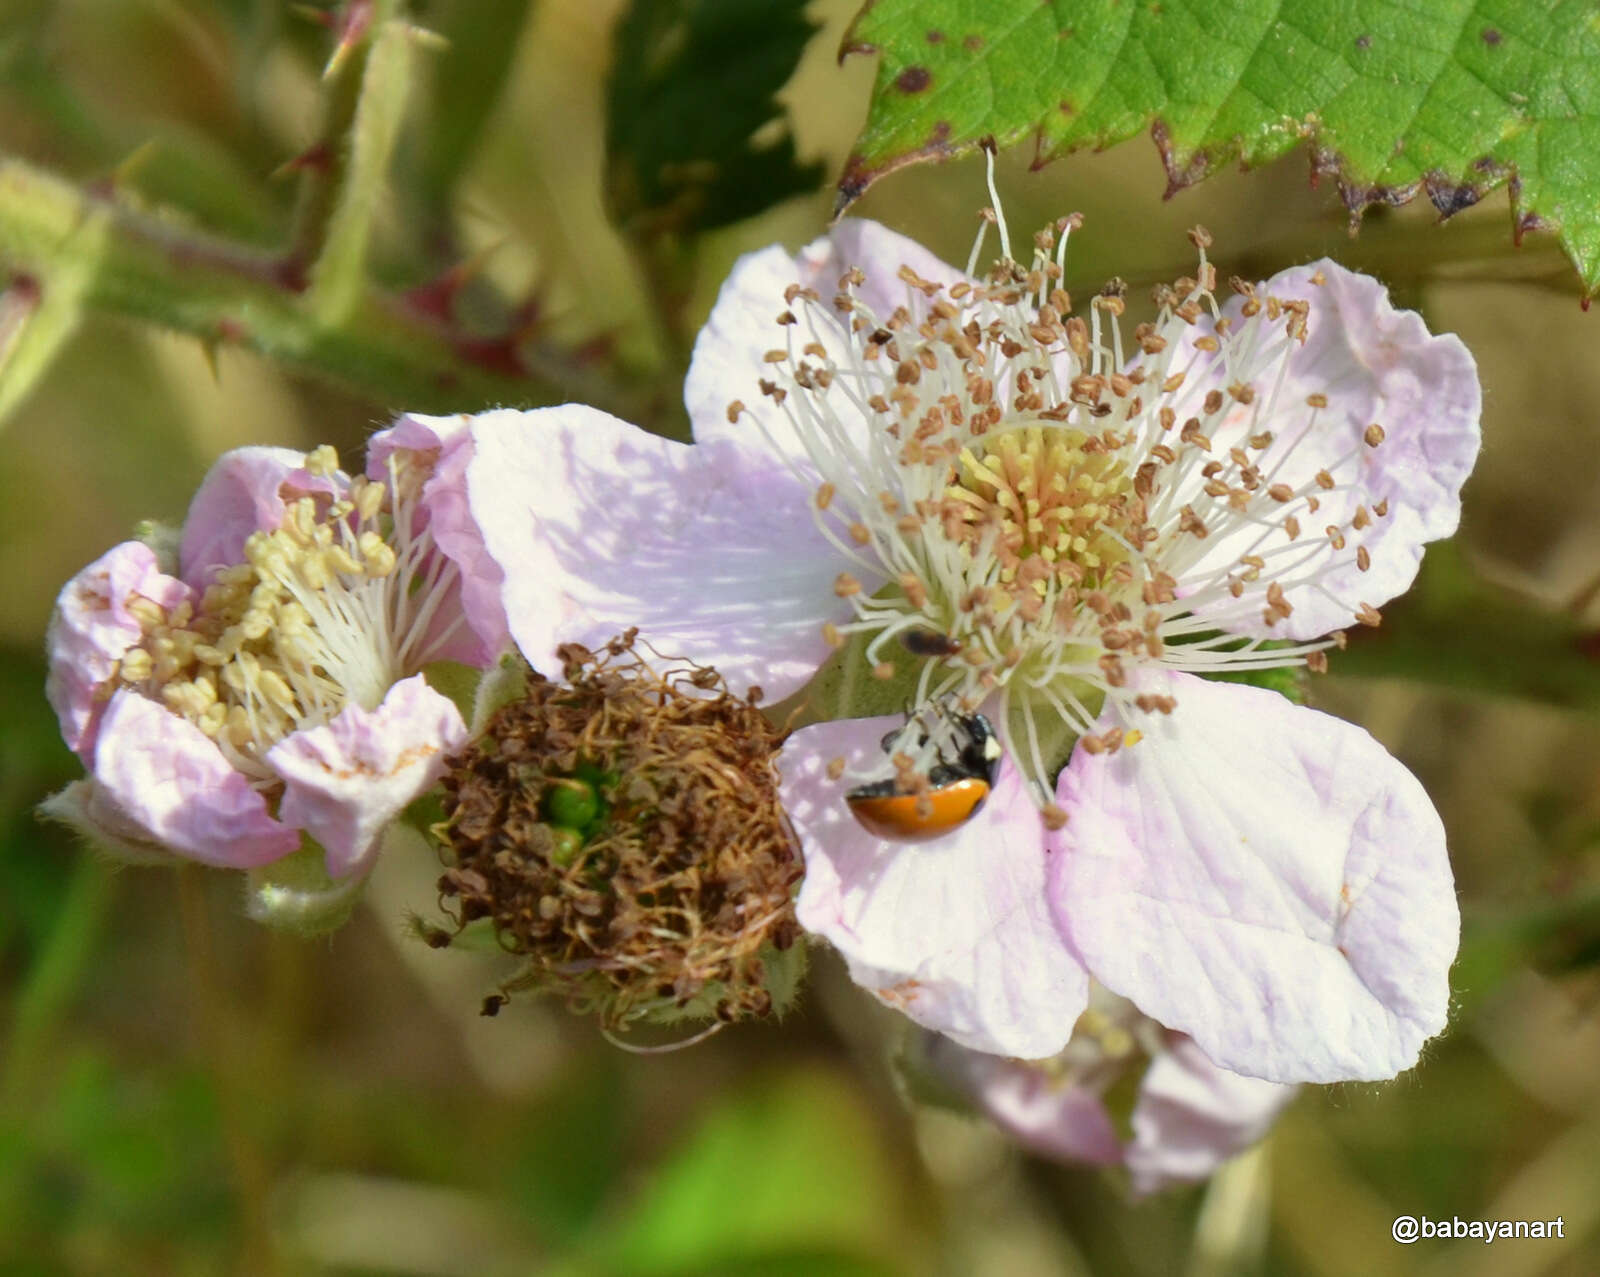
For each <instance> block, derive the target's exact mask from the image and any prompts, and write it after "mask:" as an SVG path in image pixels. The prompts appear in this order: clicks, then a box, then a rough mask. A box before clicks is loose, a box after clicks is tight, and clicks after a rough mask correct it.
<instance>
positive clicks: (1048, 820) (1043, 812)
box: [1039, 803, 1067, 830]
mask: <svg viewBox="0 0 1600 1277" xmlns="http://www.w3.org/2000/svg"><path fill="white" fill-rule="evenodd" d="M1039 816H1040V819H1042V820H1043V821H1044V827H1045V828H1046V829H1049V830H1056V829H1065V828H1066V825H1067V813H1066V812H1064V811H1063V810H1062V809H1061V808H1060V807H1058V806H1056V804H1055V803H1046V804H1045V805H1044V806H1043V807H1041V808H1040V809H1039Z"/></svg>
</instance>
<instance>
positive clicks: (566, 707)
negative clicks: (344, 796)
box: [438, 631, 800, 1029]
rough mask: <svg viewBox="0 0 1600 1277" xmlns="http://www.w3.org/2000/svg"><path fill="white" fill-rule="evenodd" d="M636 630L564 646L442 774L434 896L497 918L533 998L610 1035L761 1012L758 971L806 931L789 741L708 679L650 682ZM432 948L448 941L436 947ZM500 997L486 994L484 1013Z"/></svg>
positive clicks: (669, 673) (671, 672)
mask: <svg viewBox="0 0 1600 1277" xmlns="http://www.w3.org/2000/svg"><path fill="white" fill-rule="evenodd" d="M636 639H637V634H636V633H635V632H633V631H630V632H628V633H626V634H624V635H622V636H621V637H620V638H617V639H614V640H612V641H611V642H609V643H608V644H606V645H605V647H603V648H602V649H600V650H599V651H590V650H589V649H588V648H585V647H583V646H581V645H579V644H568V645H565V646H564V647H563V648H562V651H561V655H562V659H563V660H564V662H565V669H564V670H563V675H564V677H563V679H562V681H560V682H554V681H550V680H546V679H544V678H542V677H540V676H539V675H537V674H534V675H531V676H530V680H529V682H528V685H527V687H526V691H525V694H524V695H522V696H520V697H518V698H517V699H514V700H512V701H511V702H510V703H508V704H506V705H504V706H502V707H501V708H500V709H498V710H497V711H496V712H495V713H494V714H493V716H492V717H491V718H490V719H489V721H488V723H487V725H486V728H485V731H484V733H483V735H482V736H480V737H479V738H478V739H477V740H476V741H474V742H473V744H472V746H471V747H470V748H469V749H468V750H467V751H465V753H463V754H462V755H461V756H460V757H458V758H457V759H456V760H454V762H453V764H452V766H451V769H450V771H449V773H448V774H447V775H446V777H445V813H446V819H445V820H444V822H443V823H442V824H441V825H440V826H439V828H438V833H439V836H440V839H441V841H442V842H443V844H444V845H445V847H446V849H447V856H448V858H449V860H450V862H451V863H450V865H449V867H448V868H447V869H446V870H445V873H444V876H443V877H442V878H441V879H440V880H439V891H440V894H441V897H442V902H443V903H444V904H445V906H446V908H448V909H449V910H450V911H452V912H453V913H454V914H455V916H456V919H457V922H458V929H459V927H460V926H465V925H466V924H468V923H470V922H472V921H474V920H475V919H478V918H487V919H489V920H490V923H491V925H492V926H493V928H494V930H495V933H496V935H497V937H498V939H499V941H500V945H501V947H502V948H504V949H506V950H507V951H509V952H511V953H514V954H517V955H519V956H521V957H523V958H525V959H526V963H525V966H524V968H523V970H522V971H521V973H520V974H519V975H517V976H516V977H514V978H513V979H512V980H511V981H509V982H508V984H507V985H506V986H505V990H506V991H512V990H516V989H524V988H528V989H533V990H536V991H538V992H541V993H550V994H554V995H556V996H558V997H561V998H563V999H565V1000H566V1001H567V1003H568V1004H569V1005H570V1006H572V1007H573V1009H574V1010H578V1011H584V1012H588V1011H593V1012H595V1013H596V1014H598V1016H599V1017H600V1020H601V1022H602V1024H604V1025H605V1026H606V1027H608V1028H612V1029H616V1028H622V1027H625V1026H627V1025H629V1024H632V1023H635V1022H637V1021H639V1020H641V1019H645V1018H652V1019H656V1020H660V1019H664V1018H675V1017H680V1016H683V1015H701V1016H714V1017H716V1018H717V1019H718V1020H719V1021H728V1020H734V1019H739V1018H742V1017H746V1016H760V1015H765V1014H767V1013H768V1012H769V1011H771V1010H772V1006H773V1000H772V997H771V995H770V993H769V990H768V972H767V960H768V959H769V958H771V957H772V955H773V954H774V952H776V951H780V950H784V949H787V948H789V946H790V945H791V944H792V943H793V942H794V940H795V939H796V938H797V937H798V935H799V928H798V926H797V925H796V923H795V920H794V902H793V900H792V890H793V887H794V885H795V883H796V882H797V881H798V879H799V877H800V857H799V851H798V848H797V847H796V845H795V841H794V835H793V832H792V831H791V829H790V828H789V824H788V821H787V820H786V819H785V817H784V815H783V812H782V809H781V808H780V807H779V805H778V793H777V786H778V782H777V773H776V770H775V769H774V767H773V758H774V756H775V754H776V751H777V746H778V742H779V740H780V739H781V733H780V732H778V731H777V730H776V729H774V728H773V727H772V726H771V725H770V724H769V723H768V722H767V720H766V719H765V718H764V717H763V716H762V714H761V712H760V710H758V709H757V708H756V704H755V702H756V700H757V699H758V698H759V691H757V692H755V693H753V694H751V695H747V696H744V697H734V696H732V695H730V694H729V693H728V691H727V689H726V687H725V686H724V684H723V682H722V680H721V678H720V677H719V676H718V675H717V674H716V672H715V671H714V670H710V669H707V668H705V667H700V666H694V665H692V664H691V665H686V664H682V663H667V664H665V665H664V667H663V668H662V669H660V670H659V671H658V670H657V669H655V668H653V667H652V666H651V665H650V664H649V663H648V662H647V661H646V660H645V659H644V658H643V657H641V656H640V655H639V654H638V652H637V651H636V646H635V644H636ZM441 938H442V939H446V940H447V939H448V937H447V936H442V937H441ZM499 1001H500V999H499V998H498V997H496V998H492V999H490V1001H489V1003H488V1004H487V1007H488V1009H490V1010H491V1011H492V1010H494V1009H498V1005H499Z"/></svg>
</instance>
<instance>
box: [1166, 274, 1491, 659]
mask: <svg viewBox="0 0 1600 1277" xmlns="http://www.w3.org/2000/svg"><path fill="white" fill-rule="evenodd" d="M1314 277H1320V278H1321V279H1322V281H1323V282H1322V283H1320V284H1318V283H1313V282H1312V280H1313V278H1314ZM1260 291H1261V292H1262V293H1263V294H1269V295H1271V296H1274V297H1278V298H1281V299H1283V300H1286V301H1304V302H1305V303H1306V304H1307V305H1308V307H1309V311H1308V313H1307V319H1306V340H1305V342H1304V344H1303V345H1301V346H1300V347H1299V348H1298V349H1297V350H1295V352H1294V353H1293V354H1292V355H1291V356H1290V359H1289V363H1288V370H1287V375H1286V377H1285V378H1284V380H1283V382H1282V384H1281V386H1280V387H1278V388H1277V389H1276V390H1274V388H1273V387H1272V386H1267V385H1258V386H1257V387H1256V391H1257V399H1256V401H1255V402H1254V403H1253V404H1251V405H1249V406H1243V405H1241V406H1236V407H1235V408H1234V409H1233V411H1232V412H1231V413H1229V414H1228V415H1227V416H1226V418H1225V419H1224V420H1223V421H1222V422H1220V423H1217V424H1215V425H1213V426H1211V427H1209V428H1208V429H1209V434H1210V437H1211V440H1212V444H1213V450H1214V451H1215V452H1216V453H1217V455H1223V454H1225V453H1226V452H1227V450H1228V449H1229V448H1230V447H1233V446H1237V445H1240V444H1242V443H1243V442H1244V436H1246V435H1253V434H1256V433H1259V432H1262V431H1270V432H1271V433H1272V434H1273V436H1274V442H1273V443H1272V445H1271V446H1270V447H1268V448H1267V449H1266V450H1265V452H1263V453H1261V454H1260V457H1259V461H1258V464H1259V467H1260V469H1261V472H1262V474H1263V476H1264V481H1265V482H1267V483H1269V484H1284V485H1287V486H1288V487H1289V488H1291V489H1296V490H1299V489H1303V490H1305V491H1306V492H1308V493H1310V494H1311V495H1313V496H1314V497H1315V498H1316V500H1317V503H1318V507H1317V509H1316V510H1315V512H1312V511H1310V510H1308V509H1307V508H1306V506H1305V505H1304V503H1291V504H1290V505H1287V506H1284V507H1282V508H1283V510H1284V512H1286V513H1294V514H1295V516H1296V517H1297V518H1298V520H1299V522H1300V524H1301V526H1302V529H1303V530H1302V533H1301V536H1300V537H1299V539H1298V541H1297V542H1296V544H1297V545H1299V546H1301V547H1303V550H1304V553H1303V554H1292V553H1291V554H1287V555H1285V554H1279V555H1277V556H1273V555H1272V554H1271V552H1272V551H1273V550H1274V549H1277V548H1279V547H1282V546H1288V545H1289V544H1290V542H1289V540H1288V538H1287V537H1286V535H1285V534H1284V533H1282V532H1274V533H1272V534H1270V535H1269V536H1267V537H1266V538H1265V539H1263V538H1262V536H1261V530H1260V529H1259V528H1258V527H1255V526H1253V525H1244V526H1241V527H1240V528H1239V529H1238V530H1237V531H1235V532H1232V533H1230V534H1226V535H1219V536H1216V537H1213V538H1212V539H1211V540H1210V541H1209V543H1208V544H1207V546H1206V553H1205V555H1204V556H1203V558H1201V559H1200V561H1199V563H1198V564H1197V566H1196V567H1194V568H1193V569H1190V570H1189V571H1186V572H1185V573H1183V575H1182V578H1181V579H1180V587H1179V589H1180V594H1182V593H1184V592H1186V590H1187V589H1188V588H1191V587H1192V585H1193V583H1194V582H1196V581H1198V580H1201V579H1203V578H1204V577H1206V576H1207V575H1208V574H1210V573H1211V572H1214V571H1220V570H1226V569H1228V568H1230V567H1232V566H1235V565H1236V564H1237V562H1238V559H1239V557H1240V556H1241V555H1242V554H1247V553H1257V554H1261V555H1265V556H1268V558H1269V563H1271V564H1272V567H1271V568H1270V569H1269V571H1268V573H1267V574H1266V575H1265V576H1264V577H1263V579H1262V585H1261V587H1260V588H1261V589H1264V588H1265V584H1266V582H1267V581H1268V580H1271V579H1278V580H1279V581H1280V582H1281V583H1282V584H1283V585H1284V587H1285V590H1284V592H1285V597H1286V598H1287V601H1288V602H1289V604H1290V605H1291V606H1292V607H1293V608H1294V612H1293V614H1292V615H1291V616H1289V617H1288V618H1287V619H1286V620H1282V621H1279V622H1278V623H1277V624H1275V625H1273V626H1271V627H1268V626H1266V625H1265V624H1264V622H1263V619H1262V617H1261V610H1262V601H1261V599H1260V598H1259V597H1257V592H1256V591H1254V590H1251V591H1247V593H1246V595H1245V596H1244V598H1243V599H1242V600H1241V601H1239V602H1238V603H1234V602H1233V601H1232V600H1231V599H1228V598H1223V599H1221V600H1219V601H1217V602H1215V603H1212V604H1208V605H1204V606H1202V607H1200V608H1199V609H1198V610H1199V611H1200V612H1202V613H1203V614H1205V615H1207V616H1212V617H1215V618H1216V619H1217V621H1218V622H1219V624H1222V625H1223V626H1224V627H1225V628H1227V629H1229V630H1233V631H1236V632H1239V633H1250V634H1264V635H1270V636H1272V637H1276V638H1300V639H1305V638H1316V637H1318V636H1320V635H1323V634H1326V633H1328V632H1329V631H1330V630H1335V629H1339V628H1341V627H1343V626H1347V625H1350V624H1352V622H1353V621H1354V618H1355V613H1356V611H1357V610H1358V609H1359V607H1360V605H1361V604H1362V603H1368V604H1371V605H1373V606H1374V607H1376V606H1379V605H1381V604H1383V603H1385V602H1387V601H1388V600H1389V599H1392V598H1394V597H1395V596H1396V595H1399V594H1402V593H1404V592H1405V591H1406V589H1408V588H1409V587H1410V585H1411V582H1412V581H1413V580H1414V579H1415V578H1416V574H1417V568H1418V566H1419V564H1420V563H1421V561H1422V548H1423V546H1424V545H1425V544H1426V543H1427V542H1429V541H1435V540H1438V539H1439V538H1441V537H1446V536H1449V535H1450V534H1451V533H1452V532H1454V531H1455V530H1456V525H1457V523H1458V522H1459V519H1460V514H1461V486H1462V484H1463V483H1464V482H1465V481H1466V478H1467V475H1468V474H1469V473H1470V472H1471V470H1472V465H1473V462H1474V460H1475V459H1476V458H1477V455H1478V447H1479V426H1478V417H1479V413H1480V411H1481V408H1482V394H1481V391H1480V389H1479V386H1478V375H1477V368H1476V365H1475V364H1474V362H1473V359H1472V355H1471V353H1470V352H1469V351H1468V350H1467V348H1466V346H1465V345H1464V344H1463V343H1462V342H1461V340H1460V338H1458V337H1456V336H1455V335H1454V334H1452V333H1444V334H1440V335H1434V334H1431V333H1429V331H1428V328H1427V325H1426V324H1425V323H1424V322H1423V320H1422V317H1421V316H1420V315H1417V314H1416V313H1415V312H1413V311H1409V310H1397V309H1396V308H1395V307H1394V306H1393V304H1392V303H1391V302H1390V301H1389V295H1388V292H1387V290H1386V289H1385V288H1384V286H1383V285H1382V284H1381V283H1379V282H1378V281H1377V280H1375V279H1373V278H1372V277H1371V276H1368V275H1361V274H1357V273H1356V272H1354V271H1349V270H1346V269H1345V268H1344V267H1342V266H1340V265H1339V264H1338V263H1337V262H1333V261H1329V260H1327V259H1324V260H1322V261H1319V262H1313V263H1311V264H1310V265H1308V266H1297V267H1294V268H1292V269H1290V270H1286V271H1282V272H1280V273H1279V274H1277V275H1274V276H1273V277H1272V278H1271V279H1269V280H1268V281H1266V283H1264V284H1262V285H1260ZM1242 305H1243V300H1242V299H1241V298H1237V297H1236V298H1234V299H1233V301H1232V302H1230V303H1229V305H1228V306H1226V307H1225V308H1224V313H1225V314H1226V315H1228V316H1229V318H1230V319H1232V321H1233V322H1234V323H1235V324H1238V323H1240V320H1241V307H1242ZM1285 322H1286V321H1283V320H1280V321H1277V322H1276V323H1275V324H1273V325H1271V330H1272V331H1273V332H1274V333H1275V334H1277V333H1281V331H1282V328H1283V325H1284V323H1285ZM1202 327H1208V325H1199V326H1197V331H1198V329H1199V328H1202ZM1272 378H1273V379H1274V380H1275V379H1276V373H1273V374H1272ZM1230 380H1231V374H1230V373H1229V372H1227V371H1224V370H1223V369H1222V368H1221V367H1220V361H1219V358H1218V357H1209V358H1208V357H1202V359H1201V367H1200V369H1198V370H1197V372H1196V374H1192V375H1191V385H1192V389H1190V390H1189V392H1188V393H1189V395H1190V398H1191V399H1192V400H1193V401H1194V403H1196V404H1197V403H1198V400H1199V397H1200V396H1201V395H1202V394H1203V392H1204V391H1205V390H1206V389H1211V388H1215V389H1218V390H1226V388H1227V386H1228V384H1229V383H1230ZM1314 394H1321V395H1324V396H1326V398H1327V406H1326V407H1324V408H1321V409H1318V410H1317V411H1316V412H1315V413H1313V412H1312V411H1311V410H1310V408H1309V407H1308V406H1307V398H1308V396H1311V395H1314ZM1372 425H1379V426H1381V427H1382V430H1383V434H1384V438H1383V441H1382V442H1381V443H1380V444H1379V445H1378V446H1376V447H1371V446H1369V445H1368V444H1367V443H1366V442H1364V438H1363V436H1364V434H1365V432H1366V431H1367V429H1368V428H1369V427H1370V426H1372ZM1319 471H1326V472H1327V473H1328V474H1329V475H1330V476H1331V477H1332V478H1333V479H1334V481H1335V483H1336V484H1337V486H1336V487H1335V488H1334V489H1333V490H1331V491H1324V490H1323V489H1322V488H1321V487H1319V486H1317V484H1316V476H1317V473H1318V472H1319ZM1385 501H1387V503H1388V504H1387V511H1388V513H1387V514H1385V515H1381V516H1374V517H1373V519H1372V522H1371V524H1370V526H1368V527H1366V528H1365V529H1354V528H1352V526H1351V524H1352V520H1354V519H1355V517H1356V514H1357V510H1358V508H1360V507H1363V506H1364V507H1366V509H1367V510H1368V511H1369V512H1371V511H1373V510H1374V509H1375V508H1376V507H1378V506H1380V505H1381V504H1382V503H1383V502H1385ZM1333 525H1337V526H1338V527H1340V528H1341V529H1343V530H1344V539H1345V543H1346V544H1345V548H1344V549H1342V550H1341V549H1337V548H1336V547H1335V545H1334V543H1333V541H1332V539H1331V538H1330V537H1329V536H1328V535H1327V534H1326V533H1325V531H1324V529H1326V528H1327V527H1329V526H1333ZM1358 546H1359V547H1365V549H1366V551H1367V553H1368V555H1369V556H1370V559H1371V562H1370V565H1369V567H1368V568H1367V569H1366V570H1364V571H1363V570H1362V569H1361V568H1360V566H1359V565H1358V564H1357V562H1356V549H1357V547H1358ZM1290 565H1292V566H1290Z"/></svg>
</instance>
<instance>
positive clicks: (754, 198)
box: [606, 0, 822, 231]
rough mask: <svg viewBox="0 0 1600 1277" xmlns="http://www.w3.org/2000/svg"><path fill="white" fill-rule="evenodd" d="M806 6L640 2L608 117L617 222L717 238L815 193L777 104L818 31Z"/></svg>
mask: <svg viewBox="0 0 1600 1277" xmlns="http://www.w3.org/2000/svg"><path fill="white" fill-rule="evenodd" d="M804 9H805V3H804V0H636V3H634V4H633V5H632V6H631V7H630V9H629V10H628V13H627V14H626V16H625V17H624V18H623V19H622V21H621V22H620V23H619V24H618V26H617V34H616V55H615V59H616V60H615V64H614V66H613V68H612V72H611V84H610V90H609V100H608V104H607V118H606V156H607V167H606V173H607V180H606V187H607V200H608V202H609V204H610V206H611V209H612V213H613V215H614V216H615V217H616V219H617V221H618V222H620V223H622V224H624V225H627V224H629V223H643V224H645V225H646V226H650V227H658V228H662V229H670V230H674V231H689V230H710V229H712V228H713V227H717V226H726V225H728V224H729V223H731V222H738V221H742V220H743V219H745V218H747V217H753V216H754V215H755V214H757V213H759V212H761V211H762V210H763V209H766V208H770V207H771V206H772V205H773V204H776V203H778V202H779V201H780V200H784V199H787V198H788V197H789V196H791V195H798V194H800V193H802V192H804V191H810V190H814V189H815V188H816V186H817V184H818V183H819V182H820V181H821V178H822V166H821V165H820V164H807V165H803V166H802V165H801V164H799V163H798V162H797V161H796V158H795V149H794V137H793V135H792V134H791V133H790V132H789V126H788V121H787V120H786V118H785V117H784V114H783V109H782V107H781V106H779V104H778V102H777V98H776V94H777V92H778V90H779V89H781V88H782V87H783V85H784V83H785V82H786V81H787V80H788V79H789V77H790V76H791V75H793V74H794V69H795V64H796V63H797V62H799V60H800V53H801V51H802V50H803V49H804V48H805V45H806V41H807V40H809V39H810V38H811V33H812V30H813V28H812V25H811V23H810V22H808V21H807V20H806V18H805V16H804V12H803V11H804Z"/></svg>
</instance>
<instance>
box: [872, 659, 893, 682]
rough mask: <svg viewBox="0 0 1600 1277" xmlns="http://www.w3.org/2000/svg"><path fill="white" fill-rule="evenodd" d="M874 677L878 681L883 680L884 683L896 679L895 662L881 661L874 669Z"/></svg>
mask: <svg viewBox="0 0 1600 1277" xmlns="http://www.w3.org/2000/svg"><path fill="white" fill-rule="evenodd" d="M872 677H873V678H876V679H881V680H883V681H884V682H888V681H889V680H890V679H891V678H893V677H894V662H893V661H879V662H878V663H877V664H876V665H874V666H873V667H872Z"/></svg>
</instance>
